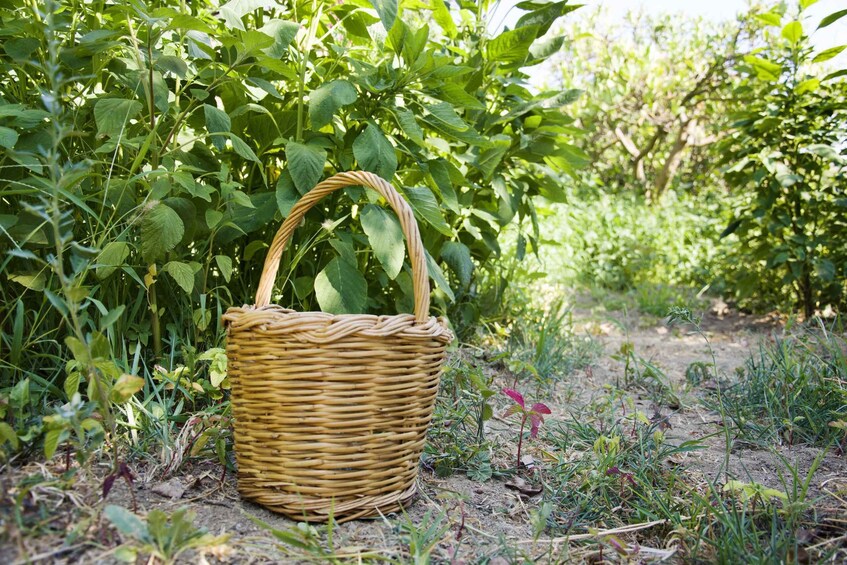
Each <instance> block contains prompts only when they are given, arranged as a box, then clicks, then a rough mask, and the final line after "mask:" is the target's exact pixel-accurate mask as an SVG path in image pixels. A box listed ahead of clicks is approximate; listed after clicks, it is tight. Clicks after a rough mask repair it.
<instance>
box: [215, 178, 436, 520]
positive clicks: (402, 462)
mask: <svg viewBox="0 0 847 565" xmlns="http://www.w3.org/2000/svg"><path fill="white" fill-rule="evenodd" d="M354 185H358V186H367V187H369V188H372V189H374V190H376V191H377V192H379V193H380V194H381V195H382V196H383V197H385V199H386V201H387V202H388V203H389V204H390V205H391V207H392V208H393V209H394V210H395V212H396V213H397V215H398V218H399V219H400V225H401V227H402V228H403V233H404V234H405V236H406V243H407V250H408V253H409V259H410V264H411V266H412V279H413V282H414V288H415V314H414V315H412V314H401V315H396V316H374V315H365V314H361V315H359V314H353V315H331V314H325V313H320V312H295V311H292V310H288V309H285V308H282V307H279V306H275V305H271V304H269V302H270V295H271V292H272V289H273V283H274V280H275V278H276V274H277V270H278V268H279V260H280V258H281V256H282V253H283V251H284V249H285V246H286V244H287V243H288V241H289V239H290V238H291V236H292V234H293V232H294V230H295V228H296V227H297V225H298V224H299V223H300V220H301V219H302V218H303V216H304V215H305V214H306V212H307V211H308V210H309V209H310V208H311V207H312V206H314V205H315V204H316V203H317V202H318V201H319V200H320V199H321V198H323V197H324V196H326V195H327V194H329V193H331V192H333V191H335V190H338V189H340V188H343V187H346V186H354ZM224 321H225V322H226V324H227V335H228V337H227V357H228V361H229V365H228V370H229V376H230V381H231V383H232V411H233V416H234V418H235V444H236V450H235V451H236V459H237V463H238V488H239V491H240V492H241V494H242V495H243V496H244V497H245V498H247V499H249V500H252V501H254V502H257V503H259V504H261V505H263V506H265V507H267V508H269V509H271V510H274V511H277V512H281V513H283V514H286V515H288V516H291V517H292V518H295V519H298V520H309V521H324V520H326V519H328V518H329V516H330V514H331V515H332V516H333V517H334V519H336V520H339V521H343V520H350V519H354V518H360V517H367V516H374V515H376V514H378V512H383V513H385V512H391V511H395V510H398V509H399V508H400V507H401V506H403V505H404V504H405V503H407V502H408V501H409V500H410V499H411V498H412V497H413V496H414V494H415V491H416V486H415V481H416V477H417V469H418V459H419V458H420V454H421V451H422V450H423V444H424V440H425V436H426V431H427V427H428V426H429V423H430V420H431V417H432V410H433V406H434V402H435V396H436V393H437V391H438V383H439V378H440V376H441V371H442V366H443V363H444V360H445V351H446V347H447V345H448V343H449V342H450V341H451V340H452V334H451V333H450V331H449V329H447V326H446V323H445V321H444V320H443V319H437V318H434V317H431V316H429V277H428V273H427V270H426V255H425V253H424V250H423V246H422V244H421V241H420V235H419V232H418V226H417V223H416V222H415V218H414V215H413V213H412V210H411V208H410V207H409V205H408V204H407V203H406V201H405V200H403V198H402V197H401V196H400V195H399V194H398V193H397V192H396V191H395V190H394V189H393V188H392V187H391V185H389V184H388V183H387V182H385V181H384V180H382V179H381V178H380V177H377V176H376V175H372V174H370V173H363V172H353V173H341V174H339V175H336V176H334V177H332V178H330V179H327V180H326V181H324V182H322V183H320V184H318V185H317V186H316V187H315V188H314V189H312V190H311V191H310V192H309V193H308V194H306V195H305V196H304V197H303V198H302V199H301V200H300V202H298V203H297V204H296V205H295V206H294V208H292V210H291V212H290V213H289V215H288V217H287V218H286V220H285V221H284V222H283V224H282V226H281V227H280V229H279V231H278V232H277V234H276V237H275V238H274V241H273V243H272V245H271V248H270V250H269V252H268V257H267V259H266V261H265V267H264V270H263V273H262V277H261V279H260V283H259V290H258V292H257V294H256V304H255V305H254V306H244V307H242V308H230V309H229V310H228V311H227V312H226V314H225V315H224Z"/></svg>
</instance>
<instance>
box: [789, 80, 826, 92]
mask: <svg viewBox="0 0 847 565" xmlns="http://www.w3.org/2000/svg"><path fill="white" fill-rule="evenodd" d="M820 85H821V81H820V80H818V79H816V78H810V79H808V80H804V81H803V82H801V83H800V84H798V85H797V86H796V87H795V88H794V92H796V93H797V94H798V95H800V94H805V93H806V92H814V91H815V90H817V89H818V88H819V87H820Z"/></svg>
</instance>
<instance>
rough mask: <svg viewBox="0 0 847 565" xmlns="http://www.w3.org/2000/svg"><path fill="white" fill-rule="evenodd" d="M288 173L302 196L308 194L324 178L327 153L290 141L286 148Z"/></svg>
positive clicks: (312, 146)
mask: <svg viewBox="0 0 847 565" xmlns="http://www.w3.org/2000/svg"><path fill="white" fill-rule="evenodd" d="M285 156H286V158H287V159H288V172H289V173H290V174H291V179H292V180H293V181H294V186H296V187H297V191H298V192H300V194H306V192H308V191H309V190H311V189H312V188H313V187H314V186H315V185H316V184H318V181H319V180H320V179H321V177H322V176H323V172H324V165H325V164H326V151H325V150H324V149H322V148H320V147H316V146H314V145H306V144H303V143H297V142H296V141H289V142H288V143H287V144H286V146H285Z"/></svg>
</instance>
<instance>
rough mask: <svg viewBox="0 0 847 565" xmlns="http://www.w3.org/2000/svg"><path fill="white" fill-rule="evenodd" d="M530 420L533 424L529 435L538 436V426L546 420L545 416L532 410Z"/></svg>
mask: <svg viewBox="0 0 847 565" xmlns="http://www.w3.org/2000/svg"><path fill="white" fill-rule="evenodd" d="M529 421H530V423H531V426H530V428H529V435H530V436H531V437H533V438H536V437H538V428H539V427H540V426H541V423H542V422H543V421H544V418H542V417H541V416H540V415H538V414H536V413H534V412H530V414H529Z"/></svg>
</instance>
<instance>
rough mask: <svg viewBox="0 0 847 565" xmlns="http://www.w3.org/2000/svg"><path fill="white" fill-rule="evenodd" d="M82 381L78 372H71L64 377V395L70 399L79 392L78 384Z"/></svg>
mask: <svg viewBox="0 0 847 565" xmlns="http://www.w3.org/2000/svg"><path fill="white" fill-rule="evenodd" d="M81 379H82V374H81V373H80V372H79V371H72V372H70V373H68V376H67V377H65V384H64V385H63V386H62V388H63V389H64V390H65V395H66V396H67V397H68V398H69V399H70V398H73V395H75V394H76V393H77V392H79V382H80V380H81Z"/></svg>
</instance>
